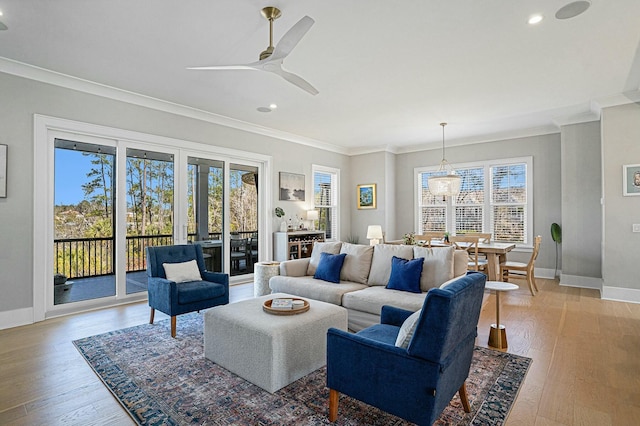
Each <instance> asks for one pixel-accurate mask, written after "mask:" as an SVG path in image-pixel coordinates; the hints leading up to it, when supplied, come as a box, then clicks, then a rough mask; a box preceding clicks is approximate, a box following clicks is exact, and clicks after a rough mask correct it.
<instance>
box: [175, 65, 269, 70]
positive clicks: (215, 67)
mask: <svg viewBox="0 0 640 426" xmlns="http://www.w3.org/2000/svg"><path fill="white" fill-rule="evenodd" d="M187 69H188V70H203V71H211V70H257V69H258V68H256V67H252V66H251V64H247V65H212V66H209V67H187Z"/></svg>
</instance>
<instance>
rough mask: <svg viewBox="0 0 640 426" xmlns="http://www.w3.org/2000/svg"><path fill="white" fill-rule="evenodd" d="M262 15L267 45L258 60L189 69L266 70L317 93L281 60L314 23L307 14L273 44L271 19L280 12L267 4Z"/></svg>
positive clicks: (275, 17) (279, 14)
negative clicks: (265, 25) (267, 26)
mask: <svg viewBox="0 0 640 426" xmlns="http://www.w3.org/2000/svg"><path fill="white" fill-rule="evenodd" d="M261 13H262V16H264V17H265V19H267V20H268V21H269V46H268V47H267V49H266V50H265V51H263V52H262V53H260V60H259V61H257V62H252V63H249V64H244V65H212V66H206V67H189V68H187V69H190V70H257V71H267V72H270V73H273V74H276V75H279V76H280V77H282V78H284V79H285V80H287V81H288V82H289V83H291V84H293V85H295V86H297V87H299V88H301V89H302V90H305V91H307V92H309V93H311V94H312V95H317V94H318V93H319V92H318V90H317V89H316V88H315V87H313V86H312V85H311V84H310V83H309V82H307V81H306V80H304V79H303V78H302V77H300V76H298V75H296V74H293V73H291V72H289V71H285V70H284V69H283V68H282V62H283V61H284V59H285V58H286V57H287V56H288V55H289V54H290V53H291V51H292V50H293V49H294V48H295V47H296V46H297V45H298V43H300V40H302V37H304V35H305V34H306V33H307V31H309V29H310V28H311V26H312V25H313V24H314V23H315V21H314V20H313V19H311V18H310V17H308V16H305V17H303V18H302V19H300V20H299V21H298V22H297V23H296V24H295V25H294V26H293V27H291V29H289V31H287V33H286V34H285V35H284V36H282V38H281V39H280V42H279V43H278V44H277V45H276V46H275V47H274V46H273V21H275V20H276V19H278V18H279V17H280V16H281V15H282V13H281V12H280V9H278V8H277V7H273V6H268V7H265V8H263V9H262V12H261Z"/></svg>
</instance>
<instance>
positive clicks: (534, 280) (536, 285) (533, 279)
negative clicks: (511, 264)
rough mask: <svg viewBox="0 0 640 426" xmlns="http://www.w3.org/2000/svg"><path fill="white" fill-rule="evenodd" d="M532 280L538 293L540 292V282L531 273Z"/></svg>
mask: <svg viewBox="0 0 640 426" xmlns="http://www.w3.org/2000/svg"><path fill="white" fill-rule="evenodd" d="M531 282H533V288H535V289H536V293H537V292H539V291H540V290H538V283H536V277H535V276H533V275H531Z"/></svg>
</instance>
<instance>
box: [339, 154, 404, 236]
mask: <svg viewBox="0 0 640 426" xmlns="http://www.w3.org/2000/svg"><path fill="white" fill-rule="evenodd" d="M390 163H391V164H390ZM350 169H351V179H350V183H349V185H350V186H349V194H350V199H349V204H348V207H349V209H350V210H351V235H350V236H351V237H357V238H358V242H359V243H360V244H369V240H367V227H368V226H369V225H381V226H382V231H383V232H384V233H385V236H386V238H387V239H388V238H389V236H388V235H389V227H390V225H389V223H388V220H389V219H388V216H389V214H390V212H391V210H392V209H393V199H392V198H389V197H393V188H394V187H393V177H392V175H393V161H390V160H389V159H388V153H386V152H375V153H372V154H363V155H355V156H352V157H351V161H350ZM371 183H375V184H376V199H377V208H375V209H363V210H358V201H357V186H358V185H362V184H371ZM394 225H395V224H394ZM347 236H349V235H348V234H347V235H343V239H345V240H346V239H347Z"/></svg>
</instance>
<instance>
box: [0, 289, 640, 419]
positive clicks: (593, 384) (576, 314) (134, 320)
mask: <svg viewBox="0 0 640 426" xmlns="http://www.w3.org/2000/svg"><path fill="white" fill-rule="evenodd" d="M516 283H518V284H520V286H521V288H520V290H518V291H513V292H509V293H503V296H502V297H501V302H502V309H501V319H502V323H503V324H505V325H506V327H507V337H508V342H509V348H508V349H507V351H508V352H511V353H515V354H519V355H524V356H528V357H530V358H533V363H532V366H531V368H530V370H529V373H528V374H527V377H526V380H525V383H524V385H523V387H522V388H521V390H520V394H519V396H518V399H517V401H516V403H515V406H514V408H513V410H512V412H511V414H510V416H509V419H508V421H507V425H594V426H595V425H597V426H606V425H615V426H618V425H640V305H634V304H630V303H621V302H609V301H603V300H600V299H599V298H598V293H597V292H596V291H594V290H582V289H576V288H567V287H560V286H558V284H557V282H555V281H551V280H542V279H539V280H537V283H538V286H539V287H540V293H539V294H538V295H537V296H536V297H531V295H530V294H529V292H528V290H527V289H526V284H525V283H524V282H516ZM252 296H253V289H252V285H251V284H247V285H239V286H233V287H232V290H231V299H232V302H233V301H238V300H242V299H245V298H249V297H252ZM148 315H149V308H148V306H147V305H146V304H145V303H137V304H132V305H126V306H121V307H116V308H109V309H103V310H100V311H94V312H87V313H82V314H78V315H73V316H67V317H63V318H56V319H51V320H47V321H44V322H41V323H37V324H33V325H28V326H24V327H16V328H13V329H8V330H2V331H0V425H57V424H77V425H129V424H134V423H133V422H132V421H131V419H130V418H129V417H128V415H127V414H126V412H125V411H124V410H123V409H122V408H121V407H120V405H119V404H118V402H117V401H116V400H115V399H114V398H113V397H112V396H111V394H110V393H109V392H108V391H107V390H106V388H105V387H104V386H103V385H102V383H101V382H100V380H99V379H98V378H97V376H96V375H95V374H94V373H93V371H92V370H91V369H90V368H89V366H88V365H87V364H86V363H85V362H84V360H83V359H82V357H81V356H80V354H79V353H78V352H77V350H76V349H75V347H74V346H73V344H72V343H71V341H72V340H75V339H78V338H81V337H86V336H91V335H94V334H98V333H103V332H107V331H111V330H116V329H120V328H124V327H129V326H133V325H138V324H143V323H146V322H147V321H148ZM164 318H166V316H164V315H163V314H161V313H159V312H156V320H161V319H164ZM179 321H180V319H179V318H178V323H179ZM492 322H495V296H493V295H491V296H489V297H485V304H484V306H483V310H482V314H481V318H480V323H479V325H478V333H479V337H478V341H477V344H478V345H480V346H486V345H487V344H486V342H487V339H488V334H489V326H490V324H491V323H492Z"/></svg>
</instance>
